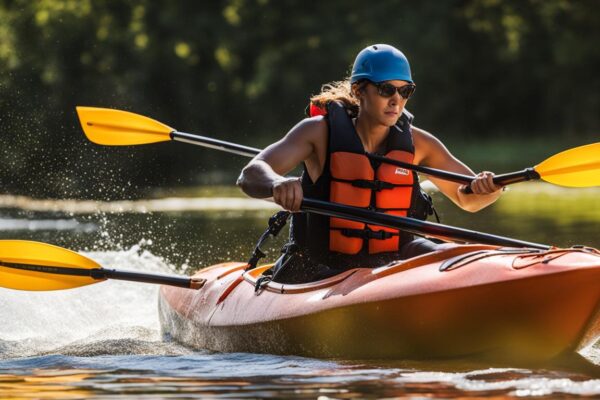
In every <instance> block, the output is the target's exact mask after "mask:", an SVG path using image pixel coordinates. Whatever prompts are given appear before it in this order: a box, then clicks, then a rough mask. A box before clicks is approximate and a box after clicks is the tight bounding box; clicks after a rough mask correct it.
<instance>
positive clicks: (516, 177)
mask: <svg viewBox="0 0 600 400" xmlns="http://www.w3.org/2000/svg"><path fill="white" fill-rule="evenodd" d="M536 179H540V174H538V173H537V171H536V170H535V169H533V168H526V169H524V170H522V171H517V172H509V173H507V174H501V175H496V176H495V177H494V183H495V184H496V185H499V186H506V185H511V184H513V183H518V182H525V181H531V180H536ZM463 193H466V194H471V193H473V190H471V185H470V184H469V185H467V186H466V187H465V188H464V189H463Z"/></svg>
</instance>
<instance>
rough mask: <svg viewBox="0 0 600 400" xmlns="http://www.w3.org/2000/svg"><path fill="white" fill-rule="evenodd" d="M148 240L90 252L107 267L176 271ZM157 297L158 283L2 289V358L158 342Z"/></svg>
mask: <svg viewBox="0 0 600 400" xmlns="http://www.w3.org/2000/svg"><path fill="white" fill-rule="evenodd" d="M144 244H146V243H145V242H144V241H143V242H141V243H140V245H136V246H133V247H132V248H130V249H128V250H124V251H105V252H91V253H85V255H87V256H88V257H90V258H93V259H94V260H96V261H97V262H99V263H100V265H102V266H103V267H104V268H115V269H120V270H132V271H144V272H151V273H174V268H173V267H172V266H170V265H168V264H167V263H165V261H164V260H163V259H161V258H160V257H156V256H154V255H153V254H152V253H150V252H149V251H146V250H143V248H142V247H143V245H144ZM157 299H158V286H157V285H151V284H144V283H134V282H122V281H116V280H108V281H105V282H101V283H97V284H93V285H90V286H85V287H81V288H76V289H69V290H61V291H53V292H27V291H16V290H10V289H2V288H0V321H2V323H0V358H1V357H2V353H3V352H9V353H12V354H5V356H7V355H10V356H12V357H14V356H16V355H18V356H25V355H32V354H40V353H43V352H47V351H51V350H52V349H56V348H59V347H61V346H64V345H67V344H71V343H73V342H80V341H82V340H85V341H97V340H112V339H117V340H118V339H140V340H159V339H160V333H159V330H160V327H159V321H158V310H157ZM3 350H4V351H3ZM15 353H16V354H15Z"/></svg>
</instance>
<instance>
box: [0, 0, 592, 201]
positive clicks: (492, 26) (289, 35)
mask: <svg viewBox="0 0 600 400" xmlns="http://www.w3.org/2000/svg"><path fill="white" fill-rule="evenodd" d="M378 42H379V43H381V42H384V43H390V44H393V45H395V46H397V47H398V48H400V49H402V50H403V51H404V52H405V53H406V54H407V56H408V57H409V60H410V61H411V65H412V69H413V76H414V78H415V81H416V82H417V85H418V86H417V93H416V96H415V97H414V99H413V100H411V101H410V103H409V108H410V109H411V111H412V112H413V113H414V114H416V116H417V119H416V123H417V125H419V126H422V127H424V128H426V129H428V130H430V131H432V132H434V133H436V134H438V135H439V136H441V137H442V138H444V140H451V141H454V142H458V141H459V140H462V138H464V140H468V141H473V140H475V138H479V137H481V138H505V137H510V138H518V137H524V138H527V139H531V138H535V137H543V138H545V139H547V140H548V143H552V142H557V141H560V142H561V143H569V144H574V145H575V144H582V143H585V142H589V141H590V140H593V139H594V138H596V140H597V137H598V132H600V129H599V128H600V78H599V76H598V75H599V74H598V71H600V52H599V51H598V43H600V13H599V12H598V3H597V2H596V1H594V0H587V1H586V0H579V1H566V0H511V1H500V0H444V1H374V2H366V1H364V0H363V1H355V0H346V1H343V2H341V1H321V2H309V1H292V0H278V1H274V0H272V1H269V0H230V1H197V2H196V1H184V2H172V1H166V0H135V1H134V0H131V1H118V0H111V1H91V0H62V1H58V0H57V1H50V0H45V1H35V2H32V1H26V0H15V1H6V0H5V1H0V122H1V124H0V126H1V129H2V131H1V137H0V146H1V149H2V156H1V157H0V191H1V192H4V193H6V192H11V193H23V194H30V195H36V196H50V197H99V198H116V197H128V196H136V195H138V194H140V193H142V192H143V190H144V189H146V188H149V187H153V186H156V185H167V186H176V185H189V184H198V183H202V182H212V183H214V182H231V181H232V179H234V177H235V175H236V173H237V170H239V168H240V167H241V166H242V165H243V164H244V163H245V162H246V160H244V159H241V158H239V157H237V156H231V155H224V154H220V153H218V152H215V151H211V150H200V149H197V148H193V147H192V146H186V145H181V144H170V145H168V144H162V145H154V146H148V147H144V148H102V147H98V146H95V145H92V144H89V143H87V141H86V139H85V138H84V136H83V134H82V132H81V130H80V128H79V126H78V121H77V119H76V115H75V111H74V107H75V106H76V105H93V106H103V107H112V108H121V109H126V110H131V111H134V112H137V113H141V114H144V115H148V116H151V117H153V118H156V119H158V120H160V121H163V122H165V123H167V124H169V125H171V126H174V127H176V128H178V129H180V130H183V131H188V132H197V133H200V134H206V135H209V136H214V137H218V138H221V139H225V140H232V141H235V142H239V143H243V144H248V145H252V146H256V147H261V146H264V145H266V144H267V143H269V142H272V141H274V140H276V139H277V138H278V137H280V136H281V135H283V134H284V133H285V131H287V130H288V129H289V128H290V127H291V126H292V125H293V124H294V123H296V121H297V120H299V119H300V118H301V117H302V115H303V111H304V107H305V106H306V103H307V99H308V97H309V95H310V94H312V93H315V92H317V91H318V90H319V88H320V86H321V84H323V83H325V82H328V81H332V80H338V79H342V78H343V77H345V76H346V75H347V74H348V73H349V69H350V65H351V63H352V62H353V60H354V57H355V55H356V53H357V52H358V51H359V50H360V49H361V48H363V47H364V46H365V45H367V44H372V43H378ZM482 151H486V150H485V149H482ZM507 157H510V155H507ZM534 161H536V160H534ZM524 166H526V164H524Z"/></svg>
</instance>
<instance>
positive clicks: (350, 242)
mask: <svg viewBox="0 0 600 400" xmlns="http://www.w3.org/2000/svg"><path fill="white" fill-rule="evenodd" d="M327 111H328V113H327V115H328V120H329V176H330V184H329V201H332V202H335V203H340V204H346V205H349V206H354V207H360V208H367V209H371V210H375V211H379V212H384V213H387V214H392V215H398V216H407V215H408V214H409V210H410V209H411V206H412V204H413V199H414V196H413V190H414V189H415V185H418V178H417V175H416V174H415V173H413V172H412V171H410V170H407V169H404V168H399V167H396V166H394V165H390V164H385V163H383V164H380V165H379V164H377V163H374V162H373V160H371V159H369V157H368V155H367V154H366V153H365V150H364V146H363V144H362V142H361V140H360V138H359V136H358V134H357V133H356V130H355V128H354V124H353V123H352V120H351V118H350V117H349V116H348V114H347V112H346V110H345V109H344V108H343V106H341V105H340V104H339V103H331V104H330V105H329V106H328V109H327ZM383 155H384V156H385V157H388V158H392V159H395V160H398V161H403V162H408V163H412V162H413V159H414V145H413V142H412V133H411V131H410V117H409V116H408V115H407V114H403V120H402V121H400V122H399V124H397V125H394V126H392V127H391V128H390V132H389V134H388V138H387V139H386V149H385V152H384V154H383ZM417 190H418V189H417ZM401 239H402V234H401V232H400V231H398V230H395V229H391V228H386V227H383V226H378V225H372V224H365V223H361V222H355V221H349V220H345V219H341V218H330V221H329V250H330V251H332V252H338V253H343V254H358V253H360V252H361V251H364V252H365V253H366V254H376V253H385V252H397V251H398V250H399V249H400V246H401V245H402V244H403V241H402V240H401Z"/></svg>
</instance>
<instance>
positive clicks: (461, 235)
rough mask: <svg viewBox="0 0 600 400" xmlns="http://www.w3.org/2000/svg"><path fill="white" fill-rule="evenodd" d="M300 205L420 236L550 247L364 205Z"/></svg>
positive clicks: (314, 202)
mask: <svg viewBox="0 0 600 400" xmlns="http://www.w3.org/2000/svg"><path fill="white" fill-rule="evenodd" d="M300 208H301V209H302V210H303V211H307V212H312V213H316V214H322V215H326V216H328V217H338V218H343V219H349V220H352V221H357V222H363V223H367V224H371V225H373V224H376V225H380V226H385V227H387V228H392V229H400V230H403V231H406V232H410V233H415V234H417V235H423V234H425V235H429V236H433V237H437V238H440V239H446V238H451V239H455V240H462V241H465V242H475V243H483V244H492V245H496V246H512V247H530V248H534V249H541V250H548V249H550V246H548V245H545V244H539V243H532V242H525V241H522V240H518V239H512V238H508V237H504V236H498V235H492V234H489V233H483V232H477V231H471V230H468V229H462V228H456V227H454V226H448V225H443V224H436V223H434V222H426V221H421V220H419V219H414V218H408V217H399V216H395V215H390V214H384V213H379V212H374V211H369V210H366V209H364V208H357V207H351V206H346V205H342V204H337V203H330V202H327V201H322V200H314V199H308V198H304V199H303V200H302V204H301V206H300Z"/></svg>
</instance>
